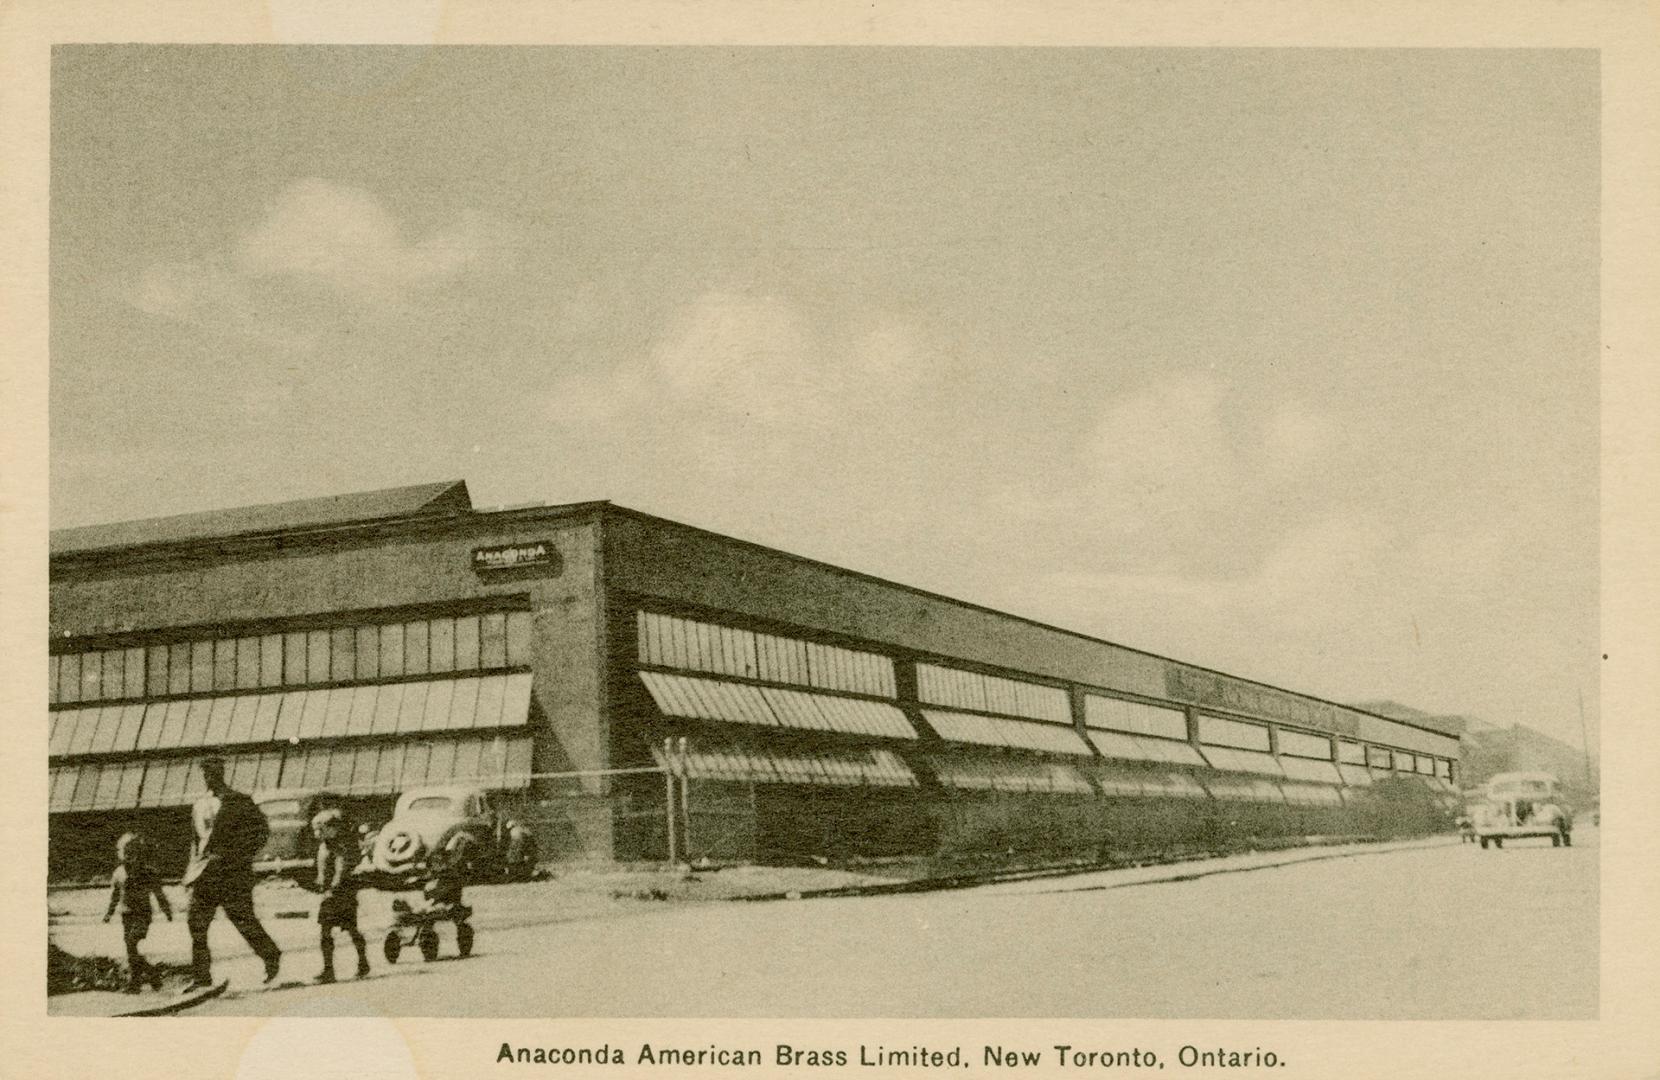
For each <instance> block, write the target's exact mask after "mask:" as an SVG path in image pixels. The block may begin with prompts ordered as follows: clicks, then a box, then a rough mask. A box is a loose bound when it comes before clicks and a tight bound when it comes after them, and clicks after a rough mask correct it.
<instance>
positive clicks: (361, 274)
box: [120, 177, 518, 348]
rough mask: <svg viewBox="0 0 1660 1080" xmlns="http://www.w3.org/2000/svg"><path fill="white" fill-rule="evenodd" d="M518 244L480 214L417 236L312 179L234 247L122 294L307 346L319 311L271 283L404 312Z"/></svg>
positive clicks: (149, 274) (373, 207) (161, 310)
mask: <svg viewBox="0 0 1660 1080" xmlns="http://www.w3.org/2000/svg"><path fill="white" fill-rule="evenodd" d="M517 246H518V242H517V240H516V239H515V238H514V237H513V236H512V235H511V234H510V232H509V230H507V229H506V228H505V227H504V226H503V225H502V224H501V223H499V222H496V221H494V220H492V219H490V218H488V217H486V216H484V215H481V214H478V213H475V212H464V213H462V214H460V215H458V216H457V217H456V218H455V219H454V220H452V221H450V222H449V223H447V224H445V225H443V226H442V227H439V228H435V229H432V230H431V231H429V232H427V233H426V234H425V235H422V236H420V237H418V238H414V239H411V238H409V237H408V236H406V235H405V232H404V230H403V229H402V227H401V226H400V225H399V223H398V221H397V219H396V218H395V217H394V216H393V215H392V214H391V213H390V212H389V211H388V210H387V209H386V208H385V207H384V206H383V205H382V204H381V203H380V201H379V200H378V199H376V198H375V196H374V195H372V194H371V193H369V192H367V191H364V190H362V189H360V188H354V187H349V186H346V185H340V184H334V183H331V182H329V181H327V180H321V179H317V178H315V177H313V178H308V179H303V180H297V181H294V182H293V183H291V184H289V185H288V186H287V187H285V188H284V189H283V190H282V191H281V192H279V193H278V194H277V196H276V197H275V199H273V201H272V203H271V205H270V206H269V207H267V210H266V213H265V215H264V217H262V218H261V219H260V220H259V221H258V222H256V223H255V224H254V225H253V226H252V227H251V228H250V229H249V230H248V231H247V232H246V233H245V234H243V235H242V236H241V237H239V238H238V239H237V240H235V241H234V242H233V243H232V244H231V245H230V247H229V248H228V249H227V250H223V251H214V252H207V253H205V254H203V255H202V256H201V257H200V258H197V259H195V260H187V261H174V262H167V263H156V264H153V265H151V266H149V267H146V268H145V269H143V270H141V271H139V272H138V273H137V274H135V275H133V276H132V277H131V278H130V279H128V280H127V281H125V282H123V283H122V285H121V287H120V293H121V295H122V296H123V297H124V298H125V299H126V301H127V302H128V303H130V304H131V305H132V306H134V307H136V308H138V309H139V310H141V311H145V312H148V313H150V314H152V315H158V316H161V317H164V318H169V319H173V320H175V321H178V322H182V323H185V324H187V325H192V326H198V327H201V328H204V329H207V330H210V331H216V332H227V333H232V334H237V335H241V336H244V337H251V338H256V339H260V340H264V341H267V342H271V343H275V344H279V345H286V346H290V347H299V348H305V347H308V346H309V345H311V344H313V343H314V342H315V340H316V337H317V333H318V324H319V323H320V321H321V320H320V319H319V318H317V317H316V316H317V311H316V309H315V307H314V306H313V307H312V308H311V309H309V310H308V309H307V308H306V307H305V306H304V302H303V301H302V302H300V303H299V304H298V305H297V306H296V305H291V306H290V307H286V308H285V307H284V306H283V303H281V302H279V301H278V300H277V299H276V298H274V296H273V294H272V293H271V290H270V288H269V285H270V283H271V282H272V281H274V280H286V281H290V282H294V283H298V284H303V285H309V286H312V287H315V288H317V289H319V290H321V292H322V294H323V295H324V296H326V297H329V298H332V299H334V300H340V301H345V302H346V303H347V304H348V306H349V307H350V308H356V309H360V310H364V311H373V310H393V309H396V310H404V311H407V310H410V309H411V307H412V304H413V302H414V301H415V300H417V299H419V298H422V297H423V296H424V295H425V294H428V293H430V292H431V290H433V289H435V288H436V287H439V286H442V285H445V284H447V283H451V282H454V281H457V280H458V279H459V278H460V277H461V276H462V275H463V274H465V273H467V272H469V271H470V270H472V269H474V268H477V267H480V266H482V265H485V264H487V263H489V262H491V261H492V260H495V259H499V258H502V257H505V256H508V255H510V254H511V253H512V252H513V250H514V249H515V248H516V247H517Z"/></svg>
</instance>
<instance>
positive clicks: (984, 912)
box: [60, 828, 1598, 1020]
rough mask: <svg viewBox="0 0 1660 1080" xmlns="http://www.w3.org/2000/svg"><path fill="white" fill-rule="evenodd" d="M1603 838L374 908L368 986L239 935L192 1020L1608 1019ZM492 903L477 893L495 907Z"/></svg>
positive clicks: (311, 956) (307, 927)
mask: <svg viewBox="0 0 1660 1080" xmlns="http://www.w3.org/2000/svg"><path fill="white" fill-rule="evenodd" d="M1596 839H1597V838H1596V831H1595V830H1594V829H1592V828H1586V829H1583V830H1582V831H1581V832H1580V833H1578V834H1577V835H1576V844H1575V846H1574V847H1572V848H1567V849H1555V848H1552V847H1551V846H1550V844H1549V842H1548V841H1543V840H1529V841H1522V842H1513V843H1511V844H1507V845H1506V846H1505V848H1504V849H1503V850H1502V851H1482V850H1480V849H1479V848H1477V847H1476V846H1474V845H1462V844H1459V843H1457V841H1456V840H1446V839H1438V840H1433V841H1427V842H1420V843H1414V844H1407V845H1393V846H1377V845H1356V846H1350V847H1342V848H1315V849H1303V850H1299V851H1289V852H1274V853H1262V854H1257V855H1244V856H1234V857H1229V858H1224V859H1213V860H1206V861H1203V862H1193V863H1183V864H1178V865H1175V866H1162V867H1145V868H1140V869H1128V870H1119V871H1105V872H1096V873H1088V874H1077V875H1071V876H1067V877H1059V878H1047V879H1041V880H1033V881H1025V882H1018V883H1005V884H997V885H988V886H981V887H978V888H973V889H965V890H956V891H948V892H933V893H920V894H907V895H897V896H875V897H858V898H846V899H824V900H812V899H808V900H802V901H795V902H790V901H782V902H767V903H717V904H694V905H684V906H679V905H675V906H670V905H662V906H659V907H656V908H653V909H651V910H647V911H638V912H636V913H633V914H627V915H621V916H612V917H605V918H587V919H580V920H567V921H551V920H553V919H557V918H558V915H557V913H542V915H541V919H542V920H543V921H540V922H538V920H537V917H536V915H535V913H534V912H533V911H530V910H520V911H519V914H518V916H516V917H499V918H496V919H493V920H485V919H482V918H481V920H480V922H481V929H480V932H479V938H478V944H477V946H476V950H475V955H474V957H473V958H471V959H468V960H453V959H444V960H440V961H438V962H435V963H422V962H421V961H420V960H419V959H418V958H414V959H410V958H408V957H409V954H407V953H406V958H405V959H403V960H401V961H400V962H399V963H398V964H397V965H395V966H391V967H389V966H388V965H387V964H386V963H385V962H384V960H382V959H381V958H380V955H379V942H378V939H379V934H378V933H377V932H376V931H375V929H374V928H375V927H376V926H378V925H381V924H379V923H377V922H375V921H374V920H373V919H372V918H371V917H370V915H369V912H368V911H366V912H365V915H364V929H365V932H366V933H368V934H369V936H370V940H371V944H372V948H373V949H374V952H373V954H372V960H373V963H374V967H375V973H374V976H373V977H371V978H370V979H368V980H365V981H363V982H355V983H354V982H348V983H343V984H340V985H337V986H333V987H311V986H291V987H289V988H286V989H279V990H274V991H260V990H257V989H255V988H256V987H257V986H258V982H259V973H258V965H257V962H255V961H254V960H253V959H252V958H251V957H248V956H247V955H246V953H245V950H242V955H240V956H232V955H231V954H232V953H233V952H235V951H237V950H236V949H235V948H233V947H232V942H234V943H235V945H236V946H240V942H239V941H236V939H235V938H234V935H231V936H230V937H229V940H226V941H225V943H224V944H225V952H224V953H223V954H222V955H224V956H226V957H227V959H226V960H225V961H224V962H222V963H220V964H219V965H218V969H219V972H220V973H221V974H223V975H225V976H228V977H229V978H230V979H231V980H232V989H231V993H229V994H227V995H226V996H225V997H223V998H221V999H218V1000H216V1001H214V1002H211V1003H209V1004H208V1005H206V1006H203V1007H201V1008H199V1009H197V1010H194V1011H193V1013H192V1015H248V1014H272V1013H286V1012H290V1011H294V1010H296V1009H298V1008H301V1007H306V1008H315V1007H316V1006H318V1005H324V1004H326V1006H327V1008H328V1011H330V1012H337V1013H343V1014H347V1015H373V1014H379V1015H393V1016H556V1017H571V1016H607V1017H630V1016H633V1017H640V1016H680V1017H699V1016H723V1017H942V1018H950V1017H991V1016H999V1017H1016V1016H1021V1017H1114V1018H1117V1017H1135V1018H1206V1019H1221V1018H1237V1019H1247V1018H1253V1019H1292V1018H1295V1019H1305V1020H1309V1019H1327V1018H1341V1019H1357V1020H1373V1019H1509V1018H1516V1019H1521V1018H1529V1019H1541V1018H1551V1019H1580V1018H1592V1017H1595V1016H1596V1015H1597V949H1598V892H1597V882H1598V857H1597V854H1598V853H1597V843H1596ZM503 888H504V889H506V890H510V889H515V888H517V889H524V888H533V886H532V887H503ZM491 892H492V890H491V889H488V888H481V889H476V890H473V894H476V895H472V894H470V895H469V901H470V902H472V903H474V904H475V905H476V906H477V907H478V908H479V909H480V912H481V916H482V915H483V914H484V913H485V912H486V911H487V910H489V909H490V907H491V898H490V894H491ZM491 922H494V923H495V924H496V925H494V926H491V925H490V923H491ZM268 925H270V924H268ZM302 927H303V931H304V934H303V937H301V936H300V935H299V934H298V931H299V930H300V928H302ZM273 929H274V930H275V929H277V927H276V926H273ZM227 930H228V928H226V927H223V926H220V927H216V931H217V933H216V935H215V940H216V941H218V940H220V939H221V936H222V935H225V933H226V931H227ZM444 934H445V937H444V942H443V949H444V955H445V957H446V958H447V957H453V955H454V944H453V937H451V936H450V934H449V930H448V928H447V927H446V928H445V930H444ZM314 935H315V926H314V924H312V923H309V922H305V923H301V924H299V926H297V927H295V932H292V933H288V934H285V935H284V936H285V937H288V938H289V941H287V942H285V945H287V947H288V949H289V951H288V953H287V954H286V955H285V957H284V978H285V979H294V980H298V979H301V978H307V977H309V976H311V975H312V974H314V973H315V971H316V969H317V966H318V964H317V957H316V951H315V945H314V944H313V945H310V946H309V950H310V951H309V952H307V951H305V948H304V947H302V946H301V945H300V943H299V942H300V941H301V940H306V939H313V938H314ZM61 936H62V935H61V934H60V938H61ZM118 946H119V942H118V941H117V947H118ZM342 946H344V942H342ZM66 947H67V946H66ZM347 948H348V949H349V947H347ZM171 951H172V949H171V948H169V949H168V950H167V952H168V953H170V952H171ZM152 955H166V953H158V952H156V951H152ZM181 959H182V957H181ZM324 996H326V997H328V998H329V999H330V1000H328V1001H327V1002H326V1003H325V1002H322V1001H320V1000H318V999H320V998H322V997H324Z"/></svg>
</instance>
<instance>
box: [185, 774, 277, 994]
mask: <svg viewBox="0 0 1660 1080" xmlns="http://www.w3.org/2000/svg"><path fill="white" fill-rule="evenodd" d="M199 768H200V769H201V770H202V780H203V782H204V783H205V784H206V785H207V794H205V795H203V796H202V797H201V798H199V799H197V800H196V803H195V805H194V806H192V807H191V809H190V818H191V826H192V828H193V830H194V838H193V840H192V842H191V848H190V864H189V866H188V867H187V868H186V869H185V873H184V885H185V889H186V891H187V894H188V896H189V910H188V913H187V914H186V916H185V925H186V926H187V927H188V928H189V929H190V961H191V971H192V979H191V981H190V984H189V986H188V987H187V989H200V988H203V987H208V986H211V985H213V953H212V952H211V951H210V950H209V948H208V927H209V926H211V925H212V924H213V917H214V915H216V914H218V912H219V911H220V909H223V910H224V912H225V917H226V918H228V919H229V920H230V921H231V925H232V926H234V927H236V929H237V932H238V933H240V934H241V935H242V937H243V940H245V941H247V943H248V947H249V948H251V949H253V951H254V955H256V956H258V957H259V958H260V959H261V960H262V961H264V963H265V981H266V982H267V983H271V982H274V981H276V978H277V974H278V972H279V971H280V969H281V965H282V950H280V949H278V948H277V943H276V942H274V941H272V940H271V935H270V934H268V933H266V932H265V927H263V926H261V925H260V922H259V917H258V916H257V915H256V914H255V913H254V869H253V868H254V859H255V857H256V856H258V854H259V851H260V848H262V847H263V846H264V845H265V841H266V838H267V837H268V836H269V835H270V826H269V825H268V824H267V822H266V820H265V815H264V814H262V813H260V811H259V807H257V806H255V805H254V800H253V799H251V798H249V797H248V796H247V795H245V794H243V793H242V792H240V791H237V790H236V789H235V788H233V787H231V786H230V784H229V783H228V782H226V780H225V759H224V758H222V757H205V758H203V759H202V760H201V762H200V763H199Z"/></svg>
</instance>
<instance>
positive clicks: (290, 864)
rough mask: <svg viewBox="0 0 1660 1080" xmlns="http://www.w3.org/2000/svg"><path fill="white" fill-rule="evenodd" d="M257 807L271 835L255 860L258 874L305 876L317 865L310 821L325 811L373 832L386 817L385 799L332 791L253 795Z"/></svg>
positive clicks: (315, 839) (314, 839) (255, 870)
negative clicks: (332, 811) (375, 823)
mask: <svg viewBox="0 0 1660 1080" xmlns="http://www.w3.org/2000/svg"><path fill="white" fill-rule="evenodd" d="M254 805H256V806H258V807H259V809H260V812H261V813H263V814H264V815H265V821H266V824H267V825H269V826H270V829H271V833H270V836H269V837H268V838H267V839H266V841H265V846H264V847H263V848H262V849H260V853H259V856H258V857H257V858H256V859H255V860H254V872H255V873H259V874H279V875H289V876H292V875H303V874H306V873H309V872H310V871H311V870H312V868H313V867H315V865H316V862H317V838H316V837H315V836H313V835H312V832H311V820H312V818H314V817H316V816H317V814H318V813H319V812H320V811H322V810H326V809H330V808H332V809H337V810H340V811H341V812H343V813H344V814H345V815H346V817H347V819H348V820H349V821H351V822H353V823H354V824H360V825H361V826H362V827H365V828H367V829H373V827H374V826H373V824H372V822H374V821H378V820H379V819H381V818H383V817H385V816H386V812H387V806H386V797H385V796H380V797H369V798H365V797H351V796H345V795H338V794H335V793H334V792H330V791H270V792H260V793H256V794H255V795H254Z"/></svg>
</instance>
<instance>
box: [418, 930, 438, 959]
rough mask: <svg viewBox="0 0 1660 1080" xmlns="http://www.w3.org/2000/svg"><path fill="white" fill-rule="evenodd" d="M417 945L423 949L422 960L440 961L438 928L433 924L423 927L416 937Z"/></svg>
mask: <svg viewBox="0 0 1660 1080" xmlns="http://www.w3.org/2000/svg"><path fill="white" fill-rule="evenodd" d="M415 943H416V944H417V945H419V946H420V947H421V959H422V960H436V959H438V928H437V927H436V926H434V925H432V924H431V923H427V924H426V925H425V926H423V927H421V929H420V931H419V932H418V933H417V934H416V936H415Z"/></svg>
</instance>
